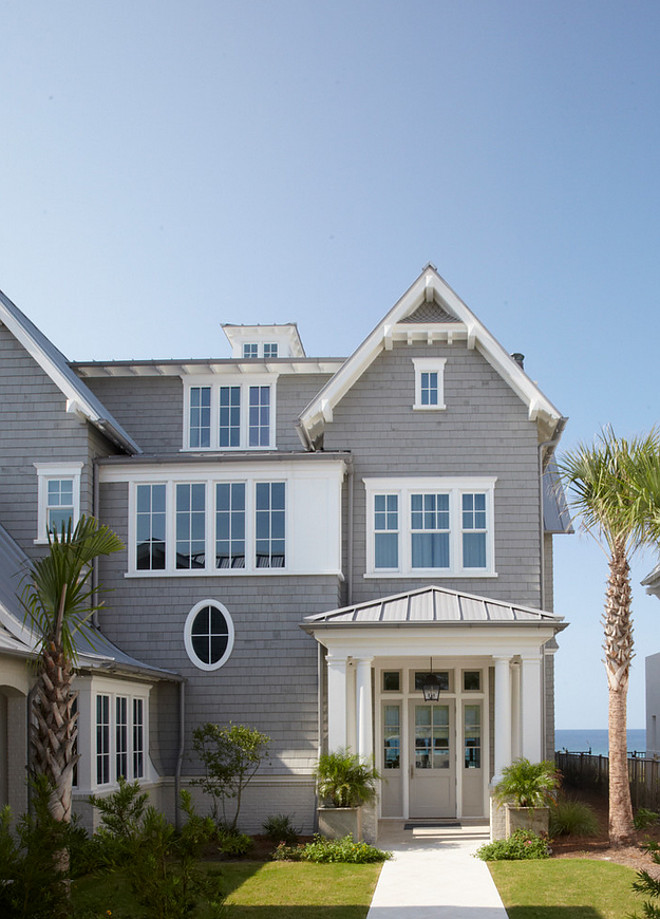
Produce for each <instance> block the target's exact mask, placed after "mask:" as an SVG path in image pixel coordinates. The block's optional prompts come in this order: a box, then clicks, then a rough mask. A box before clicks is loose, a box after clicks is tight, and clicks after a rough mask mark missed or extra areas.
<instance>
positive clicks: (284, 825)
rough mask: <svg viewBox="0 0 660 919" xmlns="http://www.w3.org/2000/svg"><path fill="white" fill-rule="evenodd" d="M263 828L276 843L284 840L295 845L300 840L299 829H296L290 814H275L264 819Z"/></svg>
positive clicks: (288, 844)
mask: <svg viewBox="0 0 660 919" xmlns="http://www.w3.org/2000/svg"><path fill="white" fill-rule="evenodd" d="M262 826H263V830H264V833H265V834H266V836H267V837H268V838H269V839H270V841H271V842H272V843H273V844H274V845H278V844H279V843H281V842H283V843H285V844H286V845H287V846H294V845H295V844H296V843H297V842H298V830H296V829H295V827H294V826H293V823H292V822H291V817H289V816H288V814H274V815H273V816H271V817H267V818H266V820H264V822H263V824H262Z"/></svg>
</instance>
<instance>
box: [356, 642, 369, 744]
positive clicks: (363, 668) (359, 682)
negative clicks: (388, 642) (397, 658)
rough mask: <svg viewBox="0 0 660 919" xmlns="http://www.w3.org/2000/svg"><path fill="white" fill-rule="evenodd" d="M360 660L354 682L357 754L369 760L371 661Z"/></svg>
mask: <svg viewBox="0 0 660 919" xmlns="http://www.w3.org/2000/svg"><path fill="white" fill-rule="evenodd" d="M372 660H373V658H371V657H364V658H360V659H359V660H358V662H357V674H356V680H355V709H356V713H357V753H358V756H359V757H360V758H361V759H363V760H369V761H370V760H371V758H372V756H373V753H374V741H373V727H372V725H373V703H372V699H371V695H372V694H371V661H372Z"/></svg>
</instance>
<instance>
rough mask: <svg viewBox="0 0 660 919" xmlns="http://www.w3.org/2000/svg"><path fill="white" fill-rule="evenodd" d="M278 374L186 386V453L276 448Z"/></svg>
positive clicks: (255, 375) (231, 377) (249, 376)
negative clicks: (187, 451) (192, 451)
mask: <svg viewBox="0 0 660 919" xmlns="http://www.w3.org/2000/svg"><path fill="white" fill-rule="evenodd" d="M276 379H277V376H276V375H275V374H249V375H248V376H247V378H246V377H245V376H241V377H239V378H237V377H234V376H230V377H226V380H227V382H222V383H217V382H214V383H205V384H204V385H202V386H200V385H197V384H195V385H190V384H188V381H186V386H185V390H184V392H185V394H186V395H185V399H186V402H185V408H184V414H185V428H184V431H185V437H184V449H185V450H255V449H256V450H259V449H261V450H263V449H273V447H274V446H275V382H276Z"/></svg>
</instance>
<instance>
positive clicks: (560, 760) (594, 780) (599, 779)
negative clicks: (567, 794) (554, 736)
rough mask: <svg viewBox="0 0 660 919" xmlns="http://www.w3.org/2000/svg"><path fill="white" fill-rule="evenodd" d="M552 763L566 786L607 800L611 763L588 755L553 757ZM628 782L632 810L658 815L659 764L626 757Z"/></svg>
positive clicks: (559, 753) (606, 758)
mask: <svg viewBox="0 0 660 919" xmlns="http://www.w3.org/2000/svg"><path fill="white" fill-rule="evenodd" d="M555 762H556V763H557V766H558V768H559V770H560V772H561V773H562V775H563V776H564V779H565V781H566V782H567V784H569V785H574V786H575V787H576V788H592V789H593V790H594V791H599V792H600V793H601V794H603V795H605V796H607V789H608V782H609V770H610V761H609V758H608V757H607V756H594V755H592V754H590V753H562V752H558V753H555ZM628 778H629V780H630V794H631V797H632V803H633V807H635V808H637V807H646V808H648V809H649V810H654V811H660V760H657V759H646V758H645V757H644V756H637V755H634V756H630V755H629V756H628Z"/></svg>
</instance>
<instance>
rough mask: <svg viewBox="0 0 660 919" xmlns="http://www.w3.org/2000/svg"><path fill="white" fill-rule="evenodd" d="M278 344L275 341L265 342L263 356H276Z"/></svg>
mask: <svg viewBox="0 0 660 919" xmlns="http://www.w3.org/2000/svg"><path fill="white" fill-rule="evenodd" d="M277 352H278V346H277V342H276V341H275V342H268V341H267V342H266V343H265V344H264V358H266V359H268V358H269V357H277Z"/></svg>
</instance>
